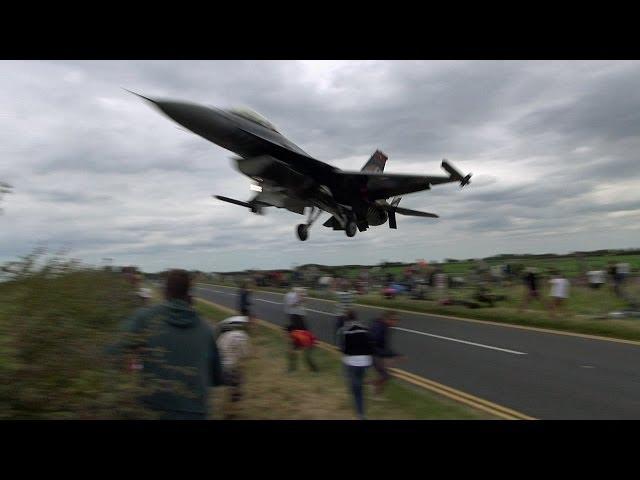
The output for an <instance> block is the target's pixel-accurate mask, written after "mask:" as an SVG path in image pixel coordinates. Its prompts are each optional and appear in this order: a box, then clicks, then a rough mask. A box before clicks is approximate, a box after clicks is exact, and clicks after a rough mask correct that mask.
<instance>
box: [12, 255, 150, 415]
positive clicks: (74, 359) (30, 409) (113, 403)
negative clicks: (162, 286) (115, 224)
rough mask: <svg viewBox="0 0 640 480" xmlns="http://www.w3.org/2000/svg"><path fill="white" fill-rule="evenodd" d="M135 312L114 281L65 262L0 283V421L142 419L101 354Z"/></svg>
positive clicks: (126, 379) (129, 385) (132, 392)
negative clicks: (128, 317) (1, 379)
mask: <svg viewBox="0 0 640 480" xmlns="http://www.w3.org/2000/svg"><path fill="white" fill-rule="evenodd" d="M25 263H26V262H25ZM136 306H137V305H136V302H135V297H134V295H133V294H132V292H131V286H130V285H129V284H127V283H126V282H125V280H124V279H123V278H122V276H121V275H117V274H112V273H108V272H104V271H99V270H94V269H89V268H80V267H78V266H77V265H74V264H72V263H69V264H61V263H57V264H50V265H49V266H48V267H47V266H45V267H44V268H42V269H40V270H37V269H36V270H29V271H27V270H26V269H25V271H24V272H23V273H22V274H21V275H19V276H18V277H17V278H16V279H15V280H13V281H7V282H3V283H0V378H3V379H7V381H5V382H0V419H123V418H149V417H148V416H147V412H144V411H143V410H142V409H141V408H139V406H138V405H137V404H136V401H135V399H136V396H137V395H138V394H139V393H140V392H141V390H140V389H139V388H138V385H137V382H136V381H135V378H134V377H133V376H132V375H129V374H127V373H125V372H123V370H122V369H121V368H120V367H119V365H118V364H117V363H116V362H114V361H113V358H112V357H111V356H110V355H108V354H107V353H106V349H107V348H108V347H109V346H110V345H112V344H113V343H114V342H116V341H117V340H118V338H119V337H118V332H119V325H120V322H121V321H122V320H123V319H124V318H126V317H127V316H128V315H129V314H130V313H131V312H132V311H133V310H134V309H135V308H136Z"/></svg>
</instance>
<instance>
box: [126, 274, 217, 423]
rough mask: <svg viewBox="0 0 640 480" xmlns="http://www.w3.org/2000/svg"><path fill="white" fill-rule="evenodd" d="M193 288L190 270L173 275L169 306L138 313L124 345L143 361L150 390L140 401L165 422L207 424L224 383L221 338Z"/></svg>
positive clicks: (170, 276) (169, 284) (167, 292)
mask: <svg viewBox="0 0 640 480" xmlns="http://www.w3.org/2000/svg"><path fill="white" fill-rule="evenodd" d="M190 288H191V279H190V277H189V274H188V273H187V272H186V271H185V270H171V271H170V272H169V274H168V276H167V280H166V286H165V292H164V294H165V299H166V300H165V302H164V303H162V304H160V305H155V306H153V307H148V308H142V309H140V310H138V311H137V312H136V313H134V315H133V316H132V317H131V318H130V319H128V320H127V321H126V322H125V325H124V331H125V332H126V333H127V334H128V337H129V338H127V339H126V340H125V341H123V342H122V343H121V344H120V345H119V347H120V348H119V349H121V350H122V351H123V352H124V353H128V354H133V355H135V356H136V357H137V362H139V363H136V364H139V365H140V369H141V370H142V380H143V387H144V388H145V390H146V391H145V393H144V394H143V395H142V398H141V399H140V400H141V402H142V404H143V405H144V406H145V407H147V408H148V409H150V410H151V411H154V412H156V413H157V414H158V415H159V417H160V418H161V419H166V420H204V419H206V418H207V416H208V415H207V414H208V391H209V387H211V386H216V385H221V384H222V368H221V361H220V355H219V354H218V348H217V345H216V337H215V333H214V331H213V329H212V328H211V326H210V325H209V324H208V323H207V322H206V321H204V320H202V319H201V318H200V316H199V315H198V313H197V312H196V311H195V310H194V308H193V307H192V305H191V296H190V295H189V290H190Z"/></svg>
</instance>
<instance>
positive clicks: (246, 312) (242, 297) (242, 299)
mask: <svg viewBox="0 0 640 480" xmlns="http://www.w3.org/2000/svg"><path fill="white" fill-rule="evenodd" d="M238 311H239V312H240V315H241V316H243V317H249V318H251V292H250V291H249V289H248V288H247V282H246V281H243V282H242V283H241V284H240V294H239V295H238Z"/></svg>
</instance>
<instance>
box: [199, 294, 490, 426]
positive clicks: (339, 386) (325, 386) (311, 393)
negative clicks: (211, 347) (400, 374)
mask: <svg viewBox="0 0 640 480" xmlns="http://www.w3.org/2000/svg"><path fill="white" fill-rule="evenodd" d="M197 309H198V311H199V312H200V313H201V314H202V315H203V316H204V317H206V318H208V319H210V320H212V321H213V322H214V323H215V322H216V321H219V320H221V319H223V318H226V317H228V316H229V315H230V314H229V313H227V312H225V311H223V310H220V309H218V308H215V307H213V306H211V305H209V304H205V303H202V302H198V304H197ZM251 343H252V350H253V356H252V358H250V359H248V361H247V362H246V366H245V369H246V370H245V374H246V386H245V391H246V396H245V398H244V399H243V400H242V402H240V404H239V405H234V406H233V413H234V415H235V418H238V419H346V420H348V419H355V418H356V417H355V415H354V411H353V406H352V403H351V397H350V395H349V394H348V392H347V385H346V382H345V379H344V377H343V373H342V364H341V362H340V357H339V355H338V354H337V353H336V352H331V351H328V350H324V349H321V348H316V349H315V351H314V359H315V361H316V362H317V364H318V367H319V369H320V373H318V374H313V373H311V372H309V371H308V370H307V368H306V365H304V364H303V362H302V359H301V358H300V359H299V362H298V369H297V370H296V371H295V372H293V373H291V374H287V373H286V372H285V369H286V351H287V350H286V349H287V344H286V338H285V337H284V335H283V334H282V333H281V332H279V331H276V330H273V329H270V328H268V327H266V326H263V325H255V326H254V327H253V331H252V332H251ZM368 375H372V372H368ZM216 390H221V389H216ZM225 396H226V394H225V392H223V391H219V392H216V393H214V397H215V400H214V401H213V411H214V413H213V415H214V418H224V415H225V412H228V411H229V409H230V404H229V403H228V402H226V401H225ZM384 398H386V399H387V401H385V402H375V401H373V400H372V399H371V394H370V392H368V391H367V395H366V399H365V409H366V412H367V416H368V418H370V419H488V418H492V417H490V416H489V415H488V414H486V413H484V412H480V411H477V410H474V409H471V408H469V407H467V406H464V405H460V404H458V403H457V402H454V401H452V400H450V399H448V398H445V397H442V396H440V395H437V394H434V393H431V392H429V391H427V390H423V389H420V388H417V387H414V386H413V385H410V384H407V383H405V382H403V381H401V380H398V379H393V380H392V381H391V382H389V384H388V385H387V389H386V391H385V393H384Z"/></svg>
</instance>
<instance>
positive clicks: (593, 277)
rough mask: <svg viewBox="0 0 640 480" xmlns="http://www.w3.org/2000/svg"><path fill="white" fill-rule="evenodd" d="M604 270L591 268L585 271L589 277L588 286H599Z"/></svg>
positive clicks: (596, 287) (594, 287) (602, 280)
mask: <svg viewBox="0 0 640 480" xmlns="http://www.w3.org/2000/svg"><path fill="white" fill-rule="evenodd" d="M604 275H605V273H604V271H603V270H591V271H589V272H587V277H588V278H589V287H590V288H593V289H598V288H600V287H601V286H602V285H603V284H604V283H605V280H604Z"/></svg>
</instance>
